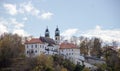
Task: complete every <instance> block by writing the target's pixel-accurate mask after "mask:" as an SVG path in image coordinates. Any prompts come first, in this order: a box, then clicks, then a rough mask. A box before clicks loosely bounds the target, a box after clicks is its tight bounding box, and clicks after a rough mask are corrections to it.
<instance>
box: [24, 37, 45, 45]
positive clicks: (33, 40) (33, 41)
mask: <svg viewBox="0 0 120 71" xmlns="http://www.w3.org/2000/svg"><path fill="white" fill-rule="evenodd" d="M34 43H41V44H42V43H43V42H42V41H41V40H39V38H32V39H31V40H29V41H26V42H25V44H34Z"/></svg>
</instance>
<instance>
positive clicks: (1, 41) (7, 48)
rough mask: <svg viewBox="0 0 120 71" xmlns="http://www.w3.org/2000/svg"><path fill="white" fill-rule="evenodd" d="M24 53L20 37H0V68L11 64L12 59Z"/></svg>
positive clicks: (8, 35)
mask: <svg viewBox="0 0 120 71" xmlns="http://www.w3.org/2000/svg"><path fill="white" fill-rule="evenodd" d="M23 52H24V48H23V45H22V43H21V37H20V36H18V35H16V34H14V35H12V34H3V35H1V36H0V68H4V67H8V66H10V65H11V64H12V62H11V61H12V59H13V58H16V57H19V56H20V55H22V54H23Z"/></svg>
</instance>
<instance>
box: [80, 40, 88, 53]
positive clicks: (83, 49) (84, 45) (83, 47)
mask: <svg viewBox="0 0 120 71" xmlns="http://www.w3.org/2000/svg"><path fill="white" fill-rule="evenodd" d="M89 50H90V49H89V39H88V38H82V40H81V42H80V52H81V54H84V55H88V52H89Z"/></svg>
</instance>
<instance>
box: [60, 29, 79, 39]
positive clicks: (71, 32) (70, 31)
mask: <svg viewBox="0 0 120 71" xmlns="http://www.w3.org/2000/svg"><path fill="white" fill-rule="evenodd" d="M77 32H78V29H75V28H74V29H67V30H65V31H64V32H63V33H62V34H61V36H63V37H64V40H69V39H70V38H71V37H72V36H74V35H75V34H76V33H77Z"/></svg>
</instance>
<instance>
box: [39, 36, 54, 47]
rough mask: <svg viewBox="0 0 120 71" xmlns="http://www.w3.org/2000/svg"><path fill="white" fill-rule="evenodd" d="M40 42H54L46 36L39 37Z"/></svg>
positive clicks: (50, 43)
mask: <svg viewBox="0 0 120 71" xmlns="http://www.w3.org/2000/svg"><path fill="white" fill-rule="evenodd" d="M39 39H40V40H41V41H42V42H45V43H49V45H52V44H55V41H54V40H53V39H51V38H48V37H40V38H39Z"/></svg>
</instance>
